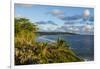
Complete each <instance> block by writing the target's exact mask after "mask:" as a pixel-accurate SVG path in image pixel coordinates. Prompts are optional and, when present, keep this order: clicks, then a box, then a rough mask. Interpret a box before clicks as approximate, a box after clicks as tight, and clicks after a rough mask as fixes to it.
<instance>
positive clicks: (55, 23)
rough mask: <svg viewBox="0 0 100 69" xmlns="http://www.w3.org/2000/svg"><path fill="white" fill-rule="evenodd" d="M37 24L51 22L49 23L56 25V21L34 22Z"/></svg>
mask: <svg viewBox="0 0 100 69" xmlns="http://www.w3.org/2000/svg"><path fill="white" fill-rule="evenodd" d="M36 23H37V24H44V25H45V24H51V25H57V24H56V23H54V22H53V21H39V22H36Z"/></svg>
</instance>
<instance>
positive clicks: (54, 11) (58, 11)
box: [49, 9, 64, 16]
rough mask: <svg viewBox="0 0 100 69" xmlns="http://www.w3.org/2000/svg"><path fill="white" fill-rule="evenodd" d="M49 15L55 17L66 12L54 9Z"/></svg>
mask: <svg viewBox="0 0 100 69" xmlns="http://www.w3.org/2000/svg"><path fill="white" fill-rule="evenodd" d="M49 13H50V14H52V15H54V16H58V15H62V14H64V12H63V11H62V10H59V9H54V10H52V11H50V12H49Z"/></svg>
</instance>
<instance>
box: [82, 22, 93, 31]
mask: <svg viewBox="0 0 100 69" xmlns="http://www.w3.org/2000/svg"><path fill="white" fill-rule="evenodd" d="M93 30H94V26H93V25H88V24H85V25H84V26H83V28H82V31H83V32H92V31H93Z"/></svg>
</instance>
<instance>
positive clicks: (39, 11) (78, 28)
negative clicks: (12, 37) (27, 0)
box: [14, 4, 94, 34]
mask: <svg viewBox="0 0 100 69" xmlns="http://www.w3.org/2000/svg"><path fill="white" fill-rule="evenodd" d="M14 11H15V13H14V14H15V17H25V18H28V19H30V21H31V22H32V23H35V24H37V25H38V27H39V31H45V32H72V33H79V34H93V33H94V9H93V8H87V7H72V6H51V5H36V4H15V10H14Z"/></svg>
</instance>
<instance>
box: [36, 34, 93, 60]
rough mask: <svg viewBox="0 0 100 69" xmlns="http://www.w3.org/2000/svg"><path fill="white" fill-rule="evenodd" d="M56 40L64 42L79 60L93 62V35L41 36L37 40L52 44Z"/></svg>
mask: <svg viewBox="0 0 100 69" xmlns="http://www.w3.org/2000/svg"><path fill="white" fill-rule="evenodd" d="M58 38H62V39H64V40H66V42H68V43H69V45H70V47H71V49H72V50H73V51H74V52H75V53H76V55H77V56H79V57H80V58H83V59H84V60H86V61H93V60H94V35H42V36H39V37H38V38H37V40H38V41H46V42H51V41H52V42H53V41H55V40H57V39H58Z"/></svg>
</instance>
